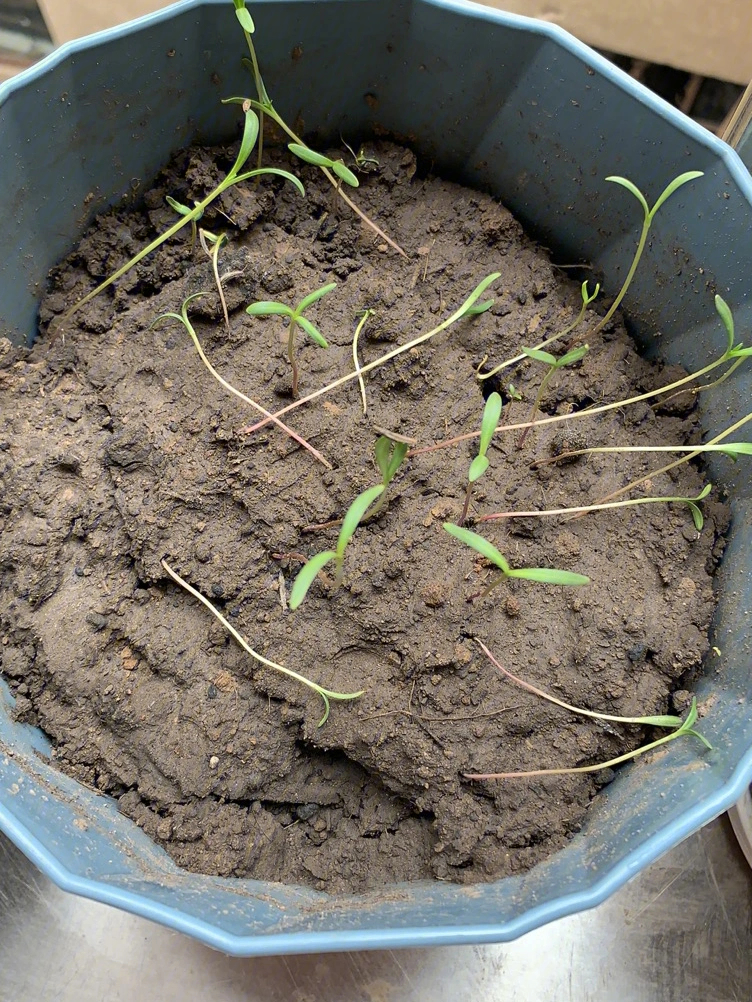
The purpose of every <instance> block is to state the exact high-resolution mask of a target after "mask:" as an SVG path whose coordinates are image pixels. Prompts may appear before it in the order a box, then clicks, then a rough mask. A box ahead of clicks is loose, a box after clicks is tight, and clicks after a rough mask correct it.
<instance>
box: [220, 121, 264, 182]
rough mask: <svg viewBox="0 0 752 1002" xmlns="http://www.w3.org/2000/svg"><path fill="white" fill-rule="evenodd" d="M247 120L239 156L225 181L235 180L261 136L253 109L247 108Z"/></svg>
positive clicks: (244, 122)
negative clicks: (259, 135)
mask: <svg viewBox="0 0 752 1002" xmlns="http://www.w3.org/2000/svg"><path fill="white" fill-rule="evenodd" d="M243 114H244V115H245V119H244V121H243V138H242V139H241V140H240V149H239V150H238V155H237V157H236V159H235V163H234V164H233V165H232V168H231V170H230V172H229V174H228V175H227V178H225V180H228V179H231V178H235V176H236V175H237V173H238V171H239V170H240V169H241V168H242V166H243V164H244V163H245V162H246V160H247V159H248V157H249V156H250V155H251V151H252V150H253V147H254V146H255V145H256V140H257V139H258V134H259V119H258V115H257V114H256V112H255V111H254V110H253V109H252V108H246V109H245V111H244V113H243Z"/></svg>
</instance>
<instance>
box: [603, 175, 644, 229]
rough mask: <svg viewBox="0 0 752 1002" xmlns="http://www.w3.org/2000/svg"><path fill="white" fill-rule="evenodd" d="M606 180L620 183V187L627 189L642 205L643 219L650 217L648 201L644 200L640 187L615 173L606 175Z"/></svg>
mask: <svg viewBox="0 0 752 1002" xmlns="http://www.w3.org/2000/svg"><path fill="white" fill-rule="evenodd" d="M606 180H607V181H613V182H614V184H620V185H621V186H622V188H626V189H627V191H629V192H631V193H632V194H633V195H634V197H635V198H636V199H637V201H638V202H639V203H640V205H641V206H642V211H643V212H644V213H645V219H646V220H647V219H649V218H650V207H649V206H648V203H647V201H646V200H645V196H644V195H643V193H642V192H641V191H640V189H639V188H638V187H637V185H636V184H632V182H631V181H630V180H629V178H626V177H617V176H616V175H612V176H611V177H607V178H606Z"/></svg>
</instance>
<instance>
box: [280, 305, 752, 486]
mask: <svg viewBox="0 0 752 1002" xmlns="http://www.w3.org/2000/svg"><path fill="white" fill-rule="evenodd" d="M715 308H716V310H717V312H718V315H719V316H720V318H721V320H722V322H723V325H724V327H725V328H726V334H727V346H726V349H725V351H724V352H723V354H721V355H720V356H719V357H718V358H717V359H715V361H713V362H709V363H708V365H704V366H703V367H702V368H700V369H697V371H696V372H692V373H690V374H689V375H688V376H683V377H682V378H681V379H677V380H675V381H674V382H673V383H668V384H667V385H666V386H660V387H658V389H657V390H649V391H648V392H647V393H640V394H638V395H637V396H635V397H629V398H627V399H625V400H617V401H615V402H614V403H611V404H602V405H601V406H599V407H589V408H587V409H586V410H581V411H572V412H571V413H569V414H554V415H553V416H552V417H547V418H542V419H539V420H537V421H532V422H531V421H525V422H521V423H520V424H507V425H502V426H499V427H497V429H496V431H497V432H501V431H505V432H507V431H522V430H523V429H524V428H542V427H543V426H544V425H550V424H558V423H560V422H561V421H578V420H582V419H583V418H591V417H595V415H596V414H605V413H606V412H607V411H614V410H619V409H621V408H622V407H628V406H629V405H630V404H636V403H640V402H641V401H643V400H651V399H652V398H654V397H660V396H663V394H666V393H672V392H673V391H675V390H678V389H680V388H681V387H684V386H687V384H689V383H693V382H695V380H698V379H701V378H702V377H703V376H706V375H707V374H708V373H710V372H712V371H713V370H714V369H717V368H719V366H722V365H726V364H727V363H729V362H730V363H731V364H730V365H729V366H728V369H727V370H726V371H725V372H724V373H723V375H722V376H721V377H720V379H717V380H715V381H714V382H713V383H707V384H705V386H701V387H699V388H698V391H699V390H702V389H709V388H710V387H711V386H716V385H717V384H718V383H720V382H722V381H723V380H724V379H728V377H729V376H730V375H731V373H732V372H734V371H735V370H736V369H737V368H738V367H739V366H740V365H741V364H742V363H743V362H744V361H745V360H746V359H748V358H749V357H750V355H752V348H745V347H744V346H743V345H742V344H734V323H733V318H732V316H731V310H730V309H729V307H728V305H727V304H726V302H725V301H724V300H723V299H722V298H721V297H720V296H716V297H715ZM279 413H280V414H281V413H284V412H282V411H280V412H279ZM748 420H749V418H746V417H745V418H743V419H742V420H741V421H739V422H737V423H736V424H734V425H732V426H731V427H730V428H727V429H726V430H725V431H724V432H722V433H721V434H720V435H718V436H717V437H716V438H714V439H712V441H710V442H708V443H707V445H715V444H716V443H717V442H720V441H721V440H722V439H723V438H725V437H726V436H727V435H730V434H731V433H732V432H734V431H736V429H737V428H739V427H741V425H743V424H745V423H746V422H747V421H748ZM479 434H480V433H479V432H477V431H471V432H467V433H466V434H464V435H455V436H454V437H453V438H446V439H444V440H443V441H442V442H437V443H436V444H435V445H427V446H424V447H423V448H421V449H413V450H411V452H410V455H411V456H420V455H423V454H424V453H428V452H437V451H438V450H439V449H449V448H451V447H452V446H454V445H459V444H460V443H461V442H469V441H470V440H471V439H474V438H478V436H479ZM697 448H698V449H700V450H702V449H703V448H706V446H698V447H697ZM698 454H699V453H698V452H697V451H693V452H690V453H688V454H687V456H685V457H684V459H681V460H679V461H678V462H677V463H675V464H672V465H671V466H667V467H664V468H663V469H661V470H657V471H655V473H651V474H649V476H651V477H652V476H655V475H656V474H657V473H664V472H666V470H668V469H673V467H674V466H675V465H679V463H684V462H688V461H689V460H690V459H694V458H695V456H696V455H698ZM646 479H647V478H646ZM633 486H635V484H628V485H627V487H624V488H622V490H621V491H619V492H618V493H619V494H621V493H624V491H627V490H629V489H631V487H633ZM612 496H616V495H611V496H609V498H603V499H602V500H610V499H611V497H612Z"/></svg>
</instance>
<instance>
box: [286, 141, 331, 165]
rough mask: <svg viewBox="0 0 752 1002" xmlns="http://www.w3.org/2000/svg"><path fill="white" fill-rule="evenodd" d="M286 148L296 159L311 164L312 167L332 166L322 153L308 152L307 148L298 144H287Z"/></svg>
mask: <svg viewBox="0 0 752 1002" xmlns="http://www.w3.org/2000/svg"><path fill="white" fill-rule="evenodd" d="M287 148H288V150H289V151H290V152H291V153H294V154H295V156H296V157H298V159H300V160H304V161H305V162H306V163H307V164H313V166H314V167H333V166H334V164H333V162H332V161H331V160H330V159H329V157H325V156H324V154H323V153H316V151H315V150H310V149H309V148H308V147H307V146H303V145H301V144H300V143H288V144H287Z"/></svg>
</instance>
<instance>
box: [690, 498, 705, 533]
mask: <svg viewBox="0 0 752 1002" xmlns="http://www.w3.org/2000/svg"><path fill="white" fill-rule="evenodd" d="M687 504H688V505H689V510H690V511H691V512H692V521H693V522H694V523H695V529H697V531H698V532H702V527H703V525H705V520H704V519H703V517H702V512H701V511H700V509H699V508H698V507H697V505H696V504H695V503H694V501H687Z"/></svg>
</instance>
